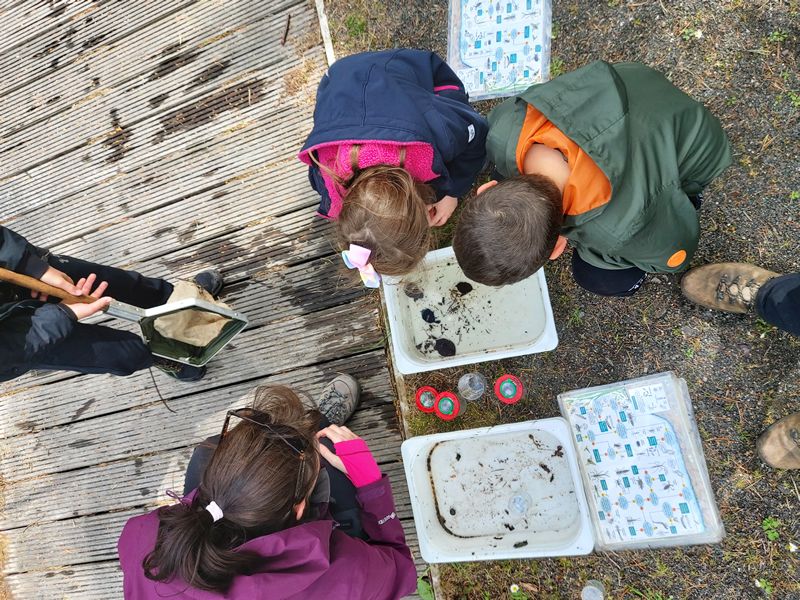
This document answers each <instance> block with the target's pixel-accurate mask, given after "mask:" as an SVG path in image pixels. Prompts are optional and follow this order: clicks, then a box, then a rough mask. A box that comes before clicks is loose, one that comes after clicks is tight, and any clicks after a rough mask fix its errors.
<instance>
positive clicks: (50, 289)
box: [0, 267, 97, 304]
mask: <svg viewBox="0 0 800 600" xmlns="http://www.w3.org/2000/svg"><path fill="white" fill-rule="evenodd" d="M0 281H7V282H8V283H13V284H14V285H18V286H20V287H24V288H28V289H29V290H33V291H34V292H39V293H41V294H47V295H48V296H54V297H56V298H60V299H61V300H63V301H64V302H66V303H67V304H91V303H92V302H94V301H95V300H97V298H92V297H91V296H73V295H72V294H70V293H69V292H65V291H64V290H62V289H61V288H57V287H55V286H54V285H50V284H49V283H45V282H44V281H40V280H38V279H36V278H34V277H29V276H28V275H22V274H21V273H15V272H14V271H9V270H8V269H3V268H2V267H0Z"/></svg>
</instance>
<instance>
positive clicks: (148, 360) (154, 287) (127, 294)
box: [0, 227, 222, 381]
mask: <svg viewBox="0 0 800 600" xmlns="http://www.w3.org/2000/svg"><path fill="white" fill-rule="evenodd" d="M0 267H3V268H5V269H8V270H9V271H14V272H16V273H21V274H23V275H28V276H30V277H34V278H36V279H40V280H42V281H44V282H45V283H49V284H50V285H53V286H55V287H57V288H60V289H62V290H64V291H65V292H68V293H70V294H73V295H91V296H93V297H94V298H96V300H95V302H92V303H91V304H65V303H63V302H61V303H54V302H48V301H47V300H48V298H47V297H46V296H39V295H37V294H35V293H31V292H30V291H28V290H24V289H22V288H19V287H17V286H14V285H12V284H10V283H6V282H4V281H0V381H6V380H9V379H13V378H15V377H18V376H19V375H22V374H23V373H26V372H28V371H30V370H34V369H37V370H38V369H42V370H66V371H77V372H79V373H111V374H113V375H130V374H131V373H133V372H134V371H138V370H140V369H146V368H148V367H151V366H155V367H157V368H159V369H161V370H163V371H164V372H166V373H167V374H168V375H170V376H172V377H175V378H177V379H181V380H184V381H196V380H197V379H200V378H201V377H202V376H203V374H204V373H205V367H193V366H190V365H182V364H180V363H176V362H173V361H169V360H166V359H163V358H158V357H154V356H153V355H152V354H150V350H149V349H148V348H147V346H146V345H145V344H144V342H143V341H142V339H141V338H140V337H139V336H138V335H135V334H133V333H130V332H128V331H123V330H118V329H112V328H110V327H103V326H101V325H90V324H87V323H80V322H79V320H80V319H83V318H85V317H88V316H90V315H93V314H95V313H97V312H100V311H102V310H103V309H104V308H105V307H106V306H108V303H109V302H110V301H111V297H105V295H104V294H105V292H106V289H107V290H108V292H109V294H110V296H113V297H114V298H115V299H117V300H120V301H122V302H127V303H129V304H133V305H135V306H140V307H142V308H150V307H153V306H158V305H160V304H164V303H165V302H167V300H168V299H169V297H170V295H171V294H172V290H173V287H172V284H170V283H169V282H167V281H164V280H163V279H155V278H151V277H143V276H142V275H140V274H139V273H136V272H134V271H123V270H122V269H115V268H112V267H106V266H103V265H96V264H92V263H88V262H85V261H82V260H78V259H75V258H70V257H68V256H57V255H54V254H51V253H50V252H48V251H47V250H43V249H40V248H36V247H35V246H33V245H32V244H30V243H28V241H27V240H26V239H25V238H23V237H22V236H21V235H19V234H17V233H15V232H13V231H11V230H10V229H7V228H5V227H0ZM96 281H100V282H101V283H100V284H99V285H97V287H95V286H94V284H95V282H96ZM73 282H77V284H75V283H73ZM195 282H196V283H197V284H198V285H200V286H201V287H203V288H204V289H206V291H208V292H209V293H211V294H212V295H216V294H217V293H218V292H219V290H220V289H221V288H222V278H221V275H220V274H219V273H218V272H216V271H204V272H203V273H199V274H198V275H197V276H196V277H195ZM93 288H94V291H92V289H93Z"/></svg>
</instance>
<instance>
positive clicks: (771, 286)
mask: <svg viewBox="0 0 800 600" xmlns="http://www.w3.org/2000/svg"><path fill="white" fill-rule="evenodd" d="M756 311H757V312H758V314H759V315H760V316H761V318H762V319H764V320H765V321H767V322H768V323H771V324H772V325H774V326H775V327H778V328H779V329H783V330H784V331H788V332H789V333H793V334H794V335H798V336H800V273H793V274H791V275H781V276H780V277H775V278H774V279H770V280H769V281H767V282H766V283H765V284H764V285H763V286H761V289H759V290H758V295H757V296H756Z"/></svg>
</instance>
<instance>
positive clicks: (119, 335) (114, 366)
mask: <svg viewBox="0 0 800 600" xmlns="http://www.w3.org/2000/svg"><path fill="white" fill-rule="evenodd" d="M152 364H153V355H152V354H150V349H149V348H148V347H147V346H145V344H144V342H143V341H142V338H141V337H139V336H138V335H136V334H134V333H130V332H129V331H122V330H120V329H112V328H111V327H103V326H102V325H89V324H87V323H76V324H75V328H74V329H73V330H72V333H70V335H69V336H68V337H67V338H65V339H64V340H62V341H61V342H60V343H59V344H58V345H56V346H55V347H54V348H53V349H52V350H50V351H49V352H47V353H46V354H44V355H43V356H42V357H41V358H40V359H38V360H37V361H36V363H35V364H32V365H30V367H29V368H30V369H48V370H58V371H60V370H63V371H77V372H78V373H109V374H111V375H130V374H131V373H134V372H136V371H140V370H141V369H147V368H148V367H150V366H152Z"/></svg>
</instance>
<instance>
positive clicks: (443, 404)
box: [434, 392, 463, 421]
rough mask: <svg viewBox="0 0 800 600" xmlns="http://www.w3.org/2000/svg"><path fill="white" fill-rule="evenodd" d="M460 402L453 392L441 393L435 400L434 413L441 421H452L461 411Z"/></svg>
mask: <svg viewBox="0 0 800 600" xmlns="http://www.w3.org/2000/svg"><path fill="white" fill-rule="evenodd" d="M462 406H463V405H462V404H461V401H460V400H459V399H458V396H456V395H455V394H454V393H453V392H442V393H441V394H439V395H438V396H437V398H436V408H435V410H434V412H435V413H436V416H437V417H439V418H440V419H441V420H442V421H452V420H453V419H455V418H456V417H457V416H458V415H460V414H461V410H462Z"/></svg>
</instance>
